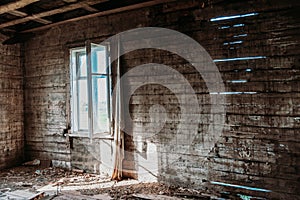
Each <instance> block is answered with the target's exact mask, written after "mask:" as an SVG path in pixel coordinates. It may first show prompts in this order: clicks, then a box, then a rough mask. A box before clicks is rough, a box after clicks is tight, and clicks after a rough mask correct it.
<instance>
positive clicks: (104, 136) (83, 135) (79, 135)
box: [68, 133, 114, 140]
mask: <svg viewBox="0 0 300 200" xmlns="http://www.w3.org/2000/svg"><path fill="white" fill-rule="evenodd" d="M68 136H69V137H73V138H90V137H89V135H88V134H87V133H72V134H68ZM91 139H107V140H113V139H114V136H112V135H110V134H108V133H97V134H93V136H92V138H91Z"/></svg>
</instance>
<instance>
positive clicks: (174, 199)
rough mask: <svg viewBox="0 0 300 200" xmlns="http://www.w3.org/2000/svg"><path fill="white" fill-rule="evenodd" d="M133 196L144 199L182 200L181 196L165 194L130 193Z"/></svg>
mask: <svg viewBox="0 0 300 200" xmlns="http://www.w3.org/2000/svg"><path fill="white" fill-rule="evenodd" d="M131 196H132V197H134V198H138V199H145V200H182V198H177V197H173V196H172V197H171V196H166V195H154V194H132V195H131Z"/></svg>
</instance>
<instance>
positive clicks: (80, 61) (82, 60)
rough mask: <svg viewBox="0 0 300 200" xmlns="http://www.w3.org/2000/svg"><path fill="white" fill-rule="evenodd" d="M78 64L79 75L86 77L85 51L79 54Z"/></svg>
mask: <svg viewBox="0 0 300 200" xmlns="http://www.w3.org/2000/svg"><path fill="white" fill-rule="evenodd" d="M78 66H79V76H80V77H86V76H87V67H86V56H85V54H83V53H81V54H79V55H78Z"/></svg>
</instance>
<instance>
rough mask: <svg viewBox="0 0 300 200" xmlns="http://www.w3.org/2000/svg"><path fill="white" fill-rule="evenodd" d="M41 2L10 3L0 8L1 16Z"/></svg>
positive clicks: (36, 0)
mask: <svg viewBox="0 0 300 200" xmlns="http://www.w3.org/2000/svg"><path fill="white" fill-rule="evenodd" d="M38 1H40V0H19V1H17V2H13V3H9V4H6V5H2V6H0V14H3V13H7V12H10V11H13V10H17V9H19V8H23V7H25V6H27V5H29V4H32V3H35V2H38Z"/></svg>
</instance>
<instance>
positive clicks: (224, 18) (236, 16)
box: [210, 13, 258, 22]
mask: <svg viewBox="0 0 300 200" xmlns="http://www.w3.org/2000/svg"><path fill="white" fill-rule="evenodd" d="M255 15H258V13H248V14H243V15H232V16H220V17H215V18H211V19H210V21H211V22H216V21H222V20H230V19H237V18H243V17H250V16H255Z"/></svg>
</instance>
